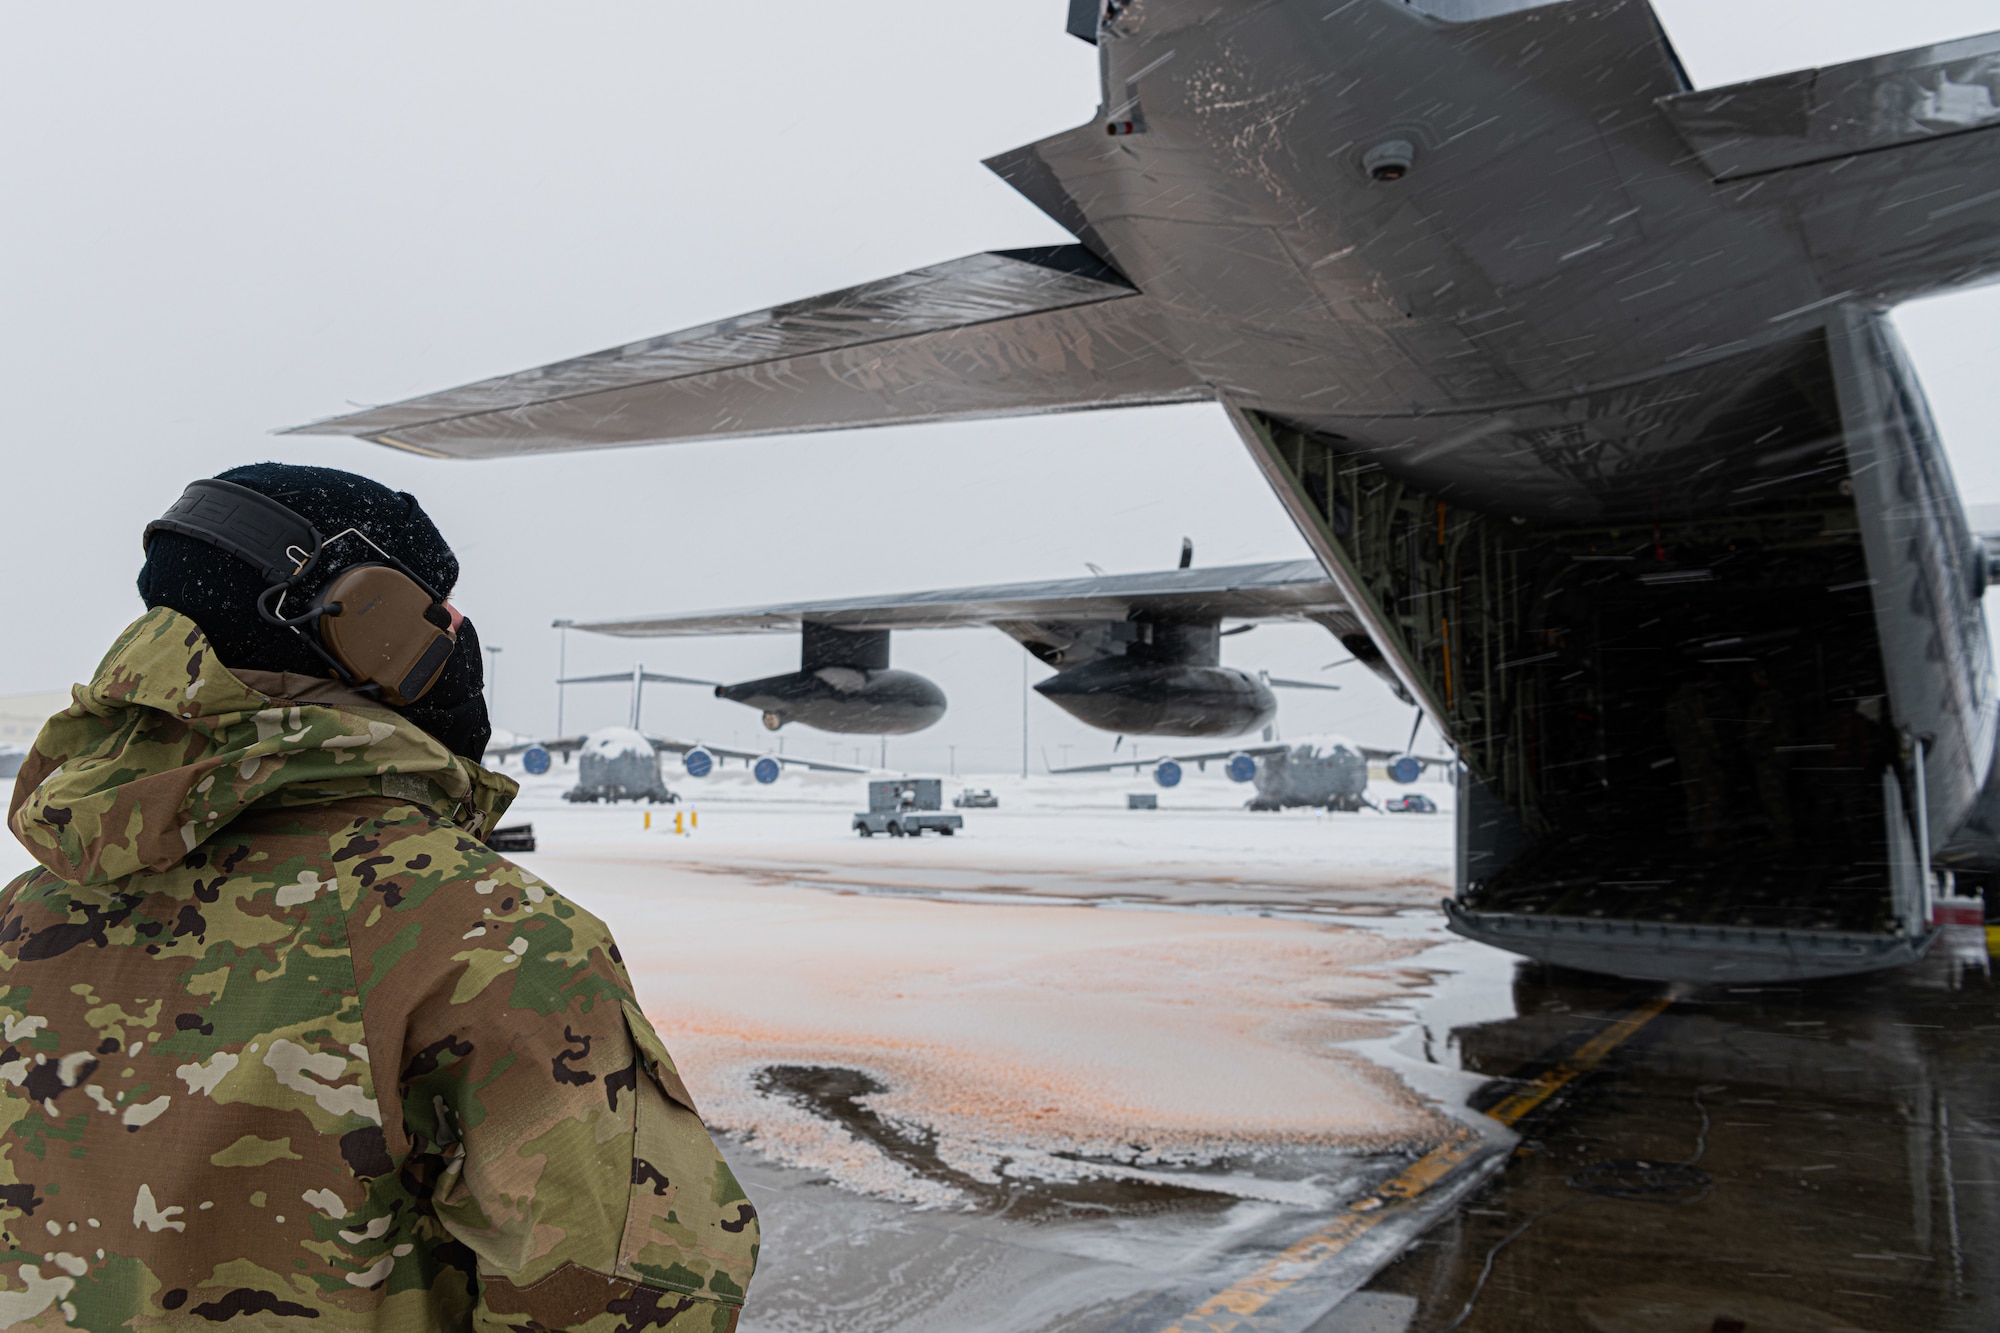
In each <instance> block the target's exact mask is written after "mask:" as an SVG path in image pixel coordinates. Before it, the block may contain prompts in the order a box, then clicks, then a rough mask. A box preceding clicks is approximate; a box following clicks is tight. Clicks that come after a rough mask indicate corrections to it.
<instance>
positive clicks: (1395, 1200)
mask: <svg viewBox="0 0 2000 1333" xmlns="http://www.w3.org/2000/svg"><path fill="white" fill-rule="evenodd" d="M1989 938H1991V937H1990V936H1989ZM1673 1002H1674V1001H1673V997H1672V996H1671V995H1662V996H1659V997H1658V998H1656V999H1652V1000H1648V1001H1647V1002H1646V1003H1644V1004H1642V1005H1640V1006H1639V1007H1638V1008H1636V1009H1633V1010H1631V1011H1630V1012H1628V1013H1626V1014H1624V1015H1622V1016H1621V1017H1619V1018H1617V1019H1615V1020H1613V1021H1612V1022H1611V1023H1609V1024H1607V1025H1606V1026H1605V1028H1604V1030H1603V1031H1602V1032H1600V1033H1598V1034H1597V1035H1596V1036H1594V1037H1592V1038H1591V1039H1590V1040H1589V1041H1587V1042H1585V1043H1584V1044H1583V1045H1581V1046H1579V1047H1577V1048H1576V1051H1575V1052H1574V1053H1573V1054H1571V1055H1570V1057H1569V1058H1568V1059H1566V1060H1564V1061H1563V1062H1562V1063H1560V1064H1558V1065H1555V1066H1554V1067H1552V1068H1550V1069H1548V1070H1546V1071H1544V1072H1543V1073H1542V1074H1541V1075H1540V1077H1538V1078H1536V1079H1535V1081H1534V1082H1533V1083H1531V1084H1529V1085H1528V1086H1527V1087H1525V1088H1523V1089H1522V1090H1521V1091H1519V1092H1517V1093H1515V1094H1514V1095H1513V1096H1511V1097H1509V1098H1507V1099H1506V1100H1505V1101H1503V1102H1501V1103H1500V1104H1499V1105H1498V1106H1495V1107H1494V1108H1493V1109H1492V1110H1490V1111H1488V1112H1487V1113H1486V1114H1487V1115H1489V1116H1491V1117H1492V1118H1493V1119H1495V1120H1497V1121H1499V1122H1500V1123H1501V1124H1503V1125H1505V1126H1507V1127H1508V1128H1510V1129H1511V1128H1513V1127H1514V1126H1515V1125H1516V1124H1518V1123H1519V1122H1520V1121H1521V1120H1522V1119H1523V1118H1525V1117H1526V1116H1527V1115H1528V1114H1529V1113H1531V1112H1532V1111H1534V1110H1535V1108H1537V1107H1539V1106H1541V1105H1542V1104H1543V1103H1544V1102H1546V1101H1548V1099H1549V1098H1551V1097H1553V1096H1555V1095H1556V1093H1558V1092H1560V1091H1562V1089H1564V1088H1565V1087H1568V1086H1569V1085H1570V1084H1571V1083H1573V1082H1575V1081H1576V1080H1577V1079H1578V1078H1580V1077H1581V1076H1583V1075H1584V1074H1587V1073H1589V1072H1590V1071H1591V1070H1592V1069H1594V1068H1596V1067H1597V1066H1598V1065H1599V1064H1602V1063H1603V1061H1604V1058H1605V1057H1606V1056H1607V1055H1610V1054H1611V1052H1613V1051H1615V1050H1617V1049H1618V1048H1619V1047H1620V1046H1622V1045H1623V1044H1624V1043H1626V1042H1628V1041H1630V1040H1631V1039H1632V1038H1633V1037H1634V1036H1636V1035H1637V1034H1638V1032H1639V1030H1640V1029H1641V1028H1643V1027H1645V1026H1646V1024H1648V1023H1650V1022H1652V1021H1653V1020H1654V1019H1656V1018H1658V1017H1659V1016H1660V1015H1661V1014H1663V1013H1665V1012H1666V1011H1667V1009H1668V1008H1669V1007H1670V1006H1671V1005H1672V1004H1673ZM1482 1146H1483V1140H1481V1139H1479V1138H1477V1137H1476V1136H1474V1135H1473V1134H1472V1133H1471V1132H1470V1131H1464V1132H1461V1133H1460V1135H1459V1136H1458V1137H1457V1138H1454V1139H1453V1140H1452V1141H1451V1142H1449V1143H1446V1144H1444V1145H1443V1146H1441V1147H1437V1148H1433V1149H1431V1150H1430V1151H1429V1152H1427V1153H1425V1154H1424V1155H1423V1156H1422V1157H1419V1158H1418V1159H1417V1160H1416V1161H1414V1162H1412V1163H1410V1165H1408V1166H1407V1167H1405V1168H1403V1170H1402V1171H1401V1172H1399V1173H1397V1175H1396V1176H1395V1177H1394V1178H1393V1179H1391V1180H1390V1181H1388V1183H1386V1184H1384V1185H1382V1186H1381V1187H1380V1188H1379V1189H1377V1190H1376V1191H1375V1192H1374V1193H1373V1194H1371V1195H1369V1196H1368V1197H1367V1198H1365V1199H1360V1200H1357V1201H1356V1202H1354V1203H1352V1204H1349V1205H1348V1211H1347V1213H1346V1214H1345V1215H1343V1216H1342V1217H1340V1218H1339V1219H1338V1220H1336V1221H1334V1222H1333V1223H1331V1224H1329V1225H1328V1226H1325V1227H1322V1228H1321V1229H1320V1230H1318V1231H1315V1232H1314V1233H1313V1234H1312V1235H1310V1236H1307V1237H1305V1238H1304V1239H1303V1240H1299V1241H1294V1242H1293V1243H1292V1244H1291V1245H1289V1246H1287V1247H1285V1249H1283V1250H1281V1251H1280V1252H1279V1253H1278V1254H1276V1255H1275V1256H1273V1257H1272V1258H1270V1259H1268V1260H1266V1261H1265V1263H1264V1264H1263V1266H1262V1267H1260V1268H1259V1269H1258V1270H1257V1271H1256V1272H1254V1273H1252V1274H1251V1275H1250V1276H1248V1277H1246V1278H1244V1279H1243V1280H1242V1281H1241V1282H1238V1283H1237V1284H1236V1285H1235V1286H1233V1287H1230V1288H1228V1289H1227V1290H1224V1291H1220V1292H1217V1293H1216V1294H1215V1295H1213V1296H1211V1297H1209V1298H1208V1299H1207V1300H1206V1301H1203V1302H1202V1303H1201V1305H1200V1306H1199V1307H1198V1308H1196V1309H1195V1311H1194V1312H1193V1313H1192V1314H1189V1315H1187V1316H1185V1317H1184V1318H1182V1319H1180V1320H1178V1321H1177V1322H1175V1323H1172V1324H1169V1325H1168V1326H1167V1327H1166V1328H1165V1329H1164V1330H1162V1333H1228V1330H1230V1329H1234V1328H1236V1327H1237V1326H1238V1325H1240V1324H1241V1323H1242V1322H1243V1320H1245V1319H1247V1318H1248V1317H1250V1316H1251V1315H1254V1314H1256V1313H1257V1312H1258V1311H1259V1310H1262V1309H1263V1308H1264V1307H1265V1306H1267V1305H1269V1304H1270V1303H1271V1302H1272V1301H1274V1300H1276V1299H1277V1298H1278V1297H1280V1296H1282V1295H1284V1294H1285V1293H1286V1292H1287V1291H1289V1290H1291V1289H1292V1288H1293V1287H1295V1286H1297V1285H1298V1284H1299V1283H1300V1282H1302V1281H1304V1280H1305V1279H1306V1278H1307V1277H1309V1276H1311V1275H1312V1274H1313V1273H1314V1272H1315V1271H1316V1270H1317V1269H1318V1268H1319V1267H1320V1265H1322V1264H1324V1263H1326V1262H1327V1260H1329V1259H1332V1258H1334V1257H1335V1256H1336V1255H1338V1254H1340V1253H1341V1252H1342V1251H1343V1250H1345V1249H1347V1248H1348V1247H1349V1246H1350V1245H1352V1244H1353V1243H1354V1242H1355V1241H1357V1240H1359V1239H1360V1238H1361V1237H1362V1236H1364V1235H1366V1234H1368V1233H1369V1232H1370V1231H1373V1230H1374V1229H1375V1228H1376V1227H1378V1226H1380V1225H1381V1224H1382V1223H1384V1222H1386V1221H1388V1220H1389V1219H1390V1218H1391V1217H1395V1216H1397V1215H1398V1210H1397V1209H1395V1208H1393V1207H1391V1206H1390V1205H1392V1204H1404V1203H1409V1202H1412V1201H1414V1200H1416V1199H1418V1198H1421V1197H1422V1196H1423V1195H1424V1194H1425V1193H1427V1192H1428V1191H1430V1190H1432V1189H1434V1188H1436V1187H1437V1185H1438V1184H1439V1183H1440V1182H1442V1181H1444V1180H1446V1179H1448V1178H1449V1177H1450V1176H1451V1174H1452V1172H1453V1171H1455V1170H1456V1169H1457V1168H1459V1167H1460V1166H1463V1165H1464V1164H1465V1163H1466V1162H1468V1161H1470V1160H1471V1159H1472V1158H1473V1157H1474V1156H1475V1155H1476V1154H1477V1153H1478V1152H1479V1150H1480V1148H1481V1147H1482Z"/></svg>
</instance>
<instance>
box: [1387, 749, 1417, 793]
mask: <svg viewBox="0 0 2000 1333" xmlns="http://www.w3.org/2000/svg"><path fill="white" fill-rule="evenodd" d="M1423 775H1424V765H1423V761H1422V760H1420V759H1418V758H1417V757H1416V756H1414V755H1407V754H1405V755H1398V756H1396V758H1395V759H1394V760H1392V761H1391V762H1390V764H1389V780H1390V781H1391V782H1400V783H1401V784H1402V785H1403V786H1405V787H1407V786H1409V785H1410V784H1411V783H1412V782H1415V781H1416V780H1417V779H1418V778H1420V777H1422V776H1423Z"/></svg>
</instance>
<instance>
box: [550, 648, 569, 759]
mask: <svg viewBox="0 0 2000 1333" xmlns="http://www.w3.org/2000/svg"><path fill="white" fill-rule="evenodd" d="M549 623H550V626H551V627H552V628H554V629H557V630H560V631H561V632H562V637H561V638H559V639H557V640H556V735H558V736H560V735H562V734H563V698H564V696H565V694H566V693H567V691H566V689H565V687H564V685H563V681H564V680H565V679H567V678H568V676H569V627H570V625H571V624H573V623H574V622H573V621H568V620H555V621H551V622H549Z"/></svg>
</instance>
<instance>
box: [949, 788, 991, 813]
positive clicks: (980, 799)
mask: <svg viewBox="0 0 2000 1333" xmlns="http://www.w3.org/2000/svg"><path fill="white" fill-rule="evenodd" d="M951 803H952V804H953V805H954V806H957V807H958V808H959V809H960V810H998V809H999V808H1000V798H999V797H998V796H995V795H994V794H993V792H992V790H991V789H990V788H986V787H981V788H980V789H979V790H978V791H974V790H973V789H972V788H970V787H967V788H966V789H965V790H964V791H962V792H960V793H959V794H958V795H956V796H954V797H952V798H951Z"/></svg>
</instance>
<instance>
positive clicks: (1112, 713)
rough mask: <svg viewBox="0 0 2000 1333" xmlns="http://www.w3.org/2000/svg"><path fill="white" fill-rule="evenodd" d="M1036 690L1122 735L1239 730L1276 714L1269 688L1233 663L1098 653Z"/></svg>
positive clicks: (1082, 719)
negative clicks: (1200, 663)
mask: <svg viewBox="0 0 2000 1333" xmlns="http://www.w3.org/2000/svg"><path fill="white" fill-rule="evenodd" d="M1035 693H1037V694H1039V695H1041V696H1042V697H1043V698H1044V699H1047V700H1048V701H1049V702H1050V703H1052V704H1054V705H1055V706H1056V707H1058V708H1060V709H1062V710H1063V711H1064V712H1065V713H1068V714H1069V715H1070V716H1071V717H1073V718H1075V719H1077V721H1079V722H1083V723H1085V724H1087V725H1089V726H1093V727H1096V728H1097V729H1099V730H1100V731H1113V732H1118V733H1119V734H1121V735H1126V736H1241V735H1242V734H1243V733H1244V732H1246V731H1253V730H1255V729H1256V728H1258V727H1261V726H1263V725H1264V724H1265V723H1267V722H1269V721H1270V720H1271V719H1272V718H1273V717H1275V716H1277V712H1278V699H1277V696H1276V695H1274V694H1272V693H1271V689H1270V687H1269V686H1267V685H1265V684H1264V683H1263V682H1262V681H1260V680H1258V679H1257V678H1256V677H1255V676H1252V675H1250V674H1249V673H1248V672H1245V671H1238V670H1236V669H1235V668H1233V667H1221V666H1189V665H1183V664H1179V663H1172V662H1147V661H1136V660H1133V659H1132V658H1129V657H1106V658H1099V659H1098V660H1097V661H1094V662H1087V663H1085V664H1083V665H1081V666H1077V667H1073V668H1071V669H1069V670H1067V671H1063V672H1060V673H1059V674H1057V675H1055V676H1052V677H1050V678H1049V679H1048V680H1045V681H1043V682H1041V683H1040V684H1039V685H1037V686H1035Z"/></svg>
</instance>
